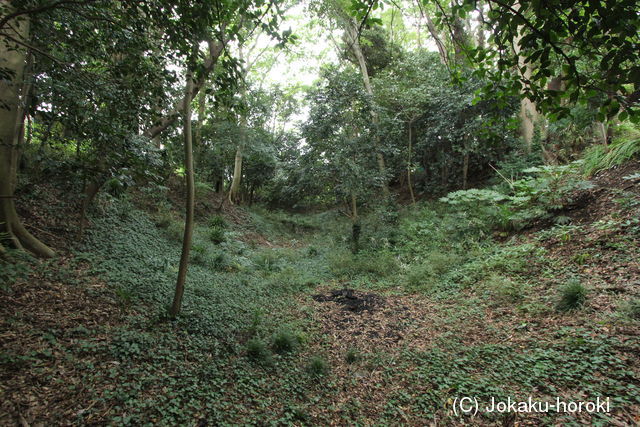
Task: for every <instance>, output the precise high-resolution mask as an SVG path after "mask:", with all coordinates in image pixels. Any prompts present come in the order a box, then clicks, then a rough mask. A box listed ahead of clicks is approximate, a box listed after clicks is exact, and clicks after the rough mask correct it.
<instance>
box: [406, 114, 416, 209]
mask: <svg viewBox="0 0 640 427" xmlns="http://www.w3.org/2000/svg"><path fill="white" fill-rule="evenodd" d="M412 128H413V119H412V120H411V121H410V122H409V154H408V156H407V186H408V187H409V194H410V195H411V203H413V204H414V205H415V204H416V196H415V195H414V194H413V184H412V183H411V160H412V157H413V144H412V139H413V138H412V136H413V135H412V132H411V130H412Z"/></svg>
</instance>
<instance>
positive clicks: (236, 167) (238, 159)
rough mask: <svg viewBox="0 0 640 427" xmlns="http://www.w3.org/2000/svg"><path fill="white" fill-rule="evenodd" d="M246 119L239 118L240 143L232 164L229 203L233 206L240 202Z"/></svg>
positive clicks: (243, 117)
mask: <svg viewBox="0 0 640 427" xmlns="http://www.w3.org/2000/svg"><path fill="white" fill-rule="evenodd" d="M246 126H247V119H246V117H245V116H244V114H243V115H242V116H241V118H240V135H239V136H240V141H238V148H237V149H236V156H235V159H234V162H233V179H232V180H231V187H229V203H231V204H234V203H237V202H238V201H239V200H240V181H241V180H242V155H243V150H244V145H245V139H246Z"/></svg>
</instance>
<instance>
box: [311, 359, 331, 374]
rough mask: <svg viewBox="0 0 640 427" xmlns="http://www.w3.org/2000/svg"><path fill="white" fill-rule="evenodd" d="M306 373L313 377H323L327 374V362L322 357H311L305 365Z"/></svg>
mask: <svg viewBox="0 0 640 427" xmlns="http://www.w3.org/2000/svg"><path fill="white" fill-rule="evenodd" d="M307 373H308V374H309V375H310V376H312V377H314V378H320V377H324V376H325V375H327V374H328V373H329V362H327V360H326V359H325V358H324V357H322V356H313V357H312V358H311V360H309V363H308V364H307Z"/></svg>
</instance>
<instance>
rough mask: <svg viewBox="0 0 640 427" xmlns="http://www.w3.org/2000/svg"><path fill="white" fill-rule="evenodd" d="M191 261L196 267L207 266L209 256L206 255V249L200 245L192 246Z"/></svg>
mask: <svg viewBox="0 0 640 427" xmlns="http://www.w3.org/2000/svg"><path fill="white" fill-rule="evenodd" d="M191 261H192V262H193V263H194V264H198V265H203V266H204V265H207V264H208V262H209V256H208V254H207V248H206V246H204V245H201V244H197V243H196V244H194V245H193V247H192V248H191Z"/></svg>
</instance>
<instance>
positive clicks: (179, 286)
mask: <svg viewBox="0 0 640 427" xmlns="http://www.w3.org/2000/svg"><path fill="white" fill-rule="evenodd" d="M192 97H193V78H192V74H191V69H189V70H188V71H187V84H186V90H185V95H184V131H183V133H184V163H185V172H186V173H185V178H186V181H187V203H186V219H185V223H184V237H183V238H182V255H181V256H180V267H179V269H178V280H177V282H176V292H175V295H174V297H173V304H172V305H171V312H170V313H169V314H170V316H171V318H172V319H175V318H176V317H177V316H178V314H180V308H181V307H182V296H183V295H184V285H185V281H186V279H187V268H188V267H189V253H190V252H191V239H192V237H193V217H194V209H195V185H194V184H195V182H194V171H193V147H192V145H193V144H192V136H191V100H192Z"/></svg>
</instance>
